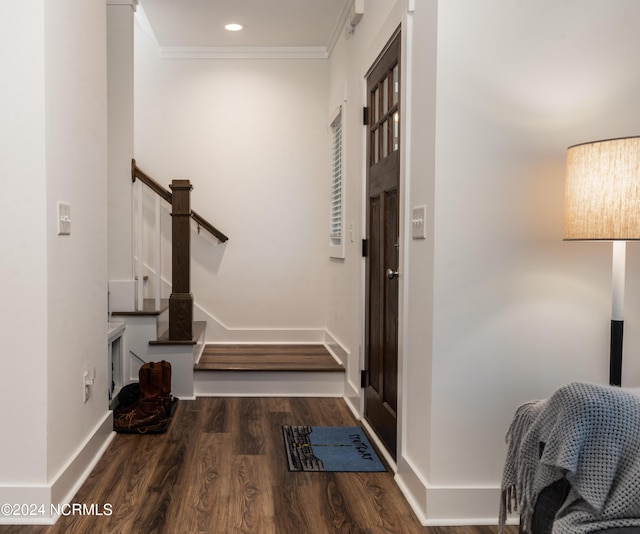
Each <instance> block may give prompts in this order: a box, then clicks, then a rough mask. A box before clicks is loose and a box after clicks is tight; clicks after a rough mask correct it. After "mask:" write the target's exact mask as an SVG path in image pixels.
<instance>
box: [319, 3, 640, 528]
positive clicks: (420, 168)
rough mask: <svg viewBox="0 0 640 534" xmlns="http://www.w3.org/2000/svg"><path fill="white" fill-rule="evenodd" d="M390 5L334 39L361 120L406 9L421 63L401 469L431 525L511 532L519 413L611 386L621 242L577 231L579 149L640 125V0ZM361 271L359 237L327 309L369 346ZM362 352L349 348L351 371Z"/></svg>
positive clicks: (408, 163) (411, 149)
mask: <svg viewBox="0 0 640 534" xmlns="http://www.w3.org/2000/svg"><path fill="white" fill-rule="evenodd" d="M385 4H386V5H385V7H381V5H380V4H379V3H377V2H368V3H367V5H366V6H367V11H366V13H365V17H364V18H363V21H362V23H361V25H360V26H359V27H358V28H357V30H356V33H355V35H354V36H352V37H350V38H348V39H347V38H343V39H341V41H340V42H339V43H338V45H337V46H336V49H335V50H334V54H333V56H332V58H331V91H330V100H331V102H330V108H331V106H335V105H336V104H335V103H334V102H335V101H336V100H337V99H338V98H339V95H340V94H341V90H342V87H343V84H344V83H345V80H346V83H347V87H348V94H349V97H350V98H349V100H350V102H349V103H351V101H353V102H354V106H353V107H352V109H353V108H356V110H357V113H359V112H360V109H359V108H360V106H362V100H361V96H360V97H359V96H358V91H359V90H360V91H361V89H358V84H359V83H361V81H360V80H361V79H362V76H363V75H364V72H365V70H366V67H368V66H369V64H370V61H369V58H370V56H371V54H375V52H376V51H377V50H379V49H380V47H381V46H382V45H383V44H384V40H382V36H383V35H385V34H387V36H388V33H387V32H388V28H390V27H392V22H393V23H395V24H397V23H399V22H400V21H401V20H402V21H403V23H404V27H403V30H404V34H405V41H404V42H403V45H404V53H405V57H404V61H406V62H407V64H410V65H411V66H412V69H411V73H410V79H408V80H405V90H406V91H407V93H406V94H405V95H404V96H405V104H406V105H409V106H410V120H411V124H410V127H409V131H408V132H405V134H408V136H407V137H405V138H404V140H405V147H406V149H407V150H408V152H407V153H406V155H405V156H406V159H405V160H404V172H403V180H404V182H403V187H404V195H405V199H404V200H405V202H404V204H403V209H404V213H403V223H404V225H405V228H409V227H410V225H408V224H407V221H408V218H409V213H410V212H409V210H410V208H411V207H414V206H419V205H423V204H424V205H426V206H427V208H428V220H427V239H426V240H424V241H415V240H412V239H410V236H408V235H407V234H406V233H405V236H404V237H405V238H404V242H403V248H404V250H403V253H402V255H403V276H404V280H403V284H404V286H403V287H404V288H405V290H406V291H405V292H404V295H403V301H402V303H401V314H402V320H403V322H402V324H403V328H404V334H403V337H402V353H401V358H402V364H401V372H402V378H403V382H402V393H401V401H402V406H403V407H402V411H401V414H400V430H401V445H402V448H401V455H400V457H399V459H398V460H399V465H398V475H397V480H398V482H399V484H400V485H401V487H402V488H403V490H404V491H405V492H406V495H407V497H408V498H409V499H410V501H411V502H412V504H413V505H414V507H415V509H416V511H417V512H418V514H419V516H420V517H421V519H422V520H423V521H424V522H425V523H430V524H456V523H458V524H465V523H485V522H487V523H495V521H496V519H497V503H498V493H499V491H498V488H499V484H500V478H501V474H502V466H503V462H504V454H505V445H504V435H505V433H506V430H507V428H508V426H509V423H510V421H511V418H512V417H513V413H514V411H515V409H516V408H517V406H518V405H520V404H521V403H523V402H525V401H527V400H530V399H533V398H541V397H545V396H547V395H549V394H550V393H551V392H552V391H553V390H554V389H556V388H557V387H558V386H560V385H562V384H564V383H566V382H569V381H572V380H588V381H596V382H600V383H606V382H607V381H608V339H609V319H610V263H611V245H610V244H606V243H563V242H562V233H561V232H562V230H561V228H562V204H563V194H564V191H563V187H564V165H565V152H566V147H567V146H569V145H571V144H574V143H579V142H582V141H588V140H593V139H600V138H607V137H614V136H625V135H634V134H637V133H638V123H639V120H638V119H639V118H640V117H639V114H640V113H639V112H640V109H639V104H638V102H637V99H636V98H635V95H636V94H637V92H638V86H639V85H640V72H639V71H638V70H637V69H636V68H635V67H634V53H633V51H634V50H637V49H638V45H639V44H640V42H639V40H640V37H638V34H637V32H636V31H635V30H634V24H633V22H634V21H636V22H637V20H638V17H639V16H640V7H638V6H637V5H636V3H634V2H632V1H623V2H619V3H616V4H615V7H614V6H613V5H612V4H611V3H610V2H606V1H605V0H597V1H588V2H583V1H577V0H575V1H568V2H563V3H558V2H554V1H552V0H548V1H544V2H517V3H514V2H511V1H508V0H487V1H485V2H472V1H464V0H454V1H447V2H436V1H435V0H434V1H431V2H426V1H425V2H398V3H396V4H395V5H394V6H390V3H385ZM399 8H402V11H403V12H404V14H402V13H401V14H400V15H398V14H397V12H398V9H399ZM409 8H413V9H415V11H408V9H409ZM383 11H384V15H382V13H383ZM372 14H373V16H372ZM367 23H370V24H371V26H367ZM374 58H375V55H374V56H373V57H371V58H370V59H371V60H373V59H374ZM405 74H406V72H405ZM354 94H355V96H353V95H354ZM358 120H359V118H358V117H357V116H356V111H354V118H352V119H351V120H350V122H349V132H348V134H347V147H348V155H347V168H348V169H349V171H348V180H349V184H348V188H347V193H348V194H347V198H348V203H347V220H348V221H349V220H351V219H352V218H353V219H355V221H356V226H355V227H356V229H357V230H358V231H360V232H361V231H362V227H361V226H358V223H359V218H361V215H362V194H363V193H362V192H363V190H362V184H363V182H362V164H361V158H362V151H363V148H362V137H361V135H362V134H361V128H360V127H359V125H358V122H357V121H358ZM638 261H640V253H638V251H637V250H636V247H635V245H634V244H630V245H629V253H628V276H627V306H626V311H627V322H626V337H625V364H624V365H625V367H624V380H625V384H626V385H629V386H637V385H638V382H640V360H638V359H637V358H634V353H635V352H637V349H636V347H637V346H638V344H639V343H640V334H637V333H636V331H638V330H639V329H638V328H637V323H638V321H639V320H640V310H639V309H638V308H639V306H638V305H637V303H636V302H635V299H633V298H632V295H634V294H635V292H636V290H637V288H638V286H639V285H640V280H636V279H635V277H634V276H633V273H634V272H635V270H637V269H635V268H634V266H636V265H637V263H638ZM361 276H362V272H361V260H359V243H355V244H353V245H351V246H348V247H347V257H346V259H345V261H344V262H341V263H337V262H336V263H333V264H332V266H331V277H332V278H331V287H332V288H335V290H333V291H332V293H331V297H330V306H329V320H328V324H329V329H330V330H331V331H332V332H334V333H335V334H336V337H338V338H340V339H342V340H343V341H344V342H345V345H346V346H347V347H348V348H349V350H351V351H352V352H356V351H358V350H360V349H359V343H360V341H361V337H360V336H361V317H360V316H361V313H362V312H361V307H360V306H361V299H362V296H361V295H362V292H361V284H362V281H361ZM358 314H359V315H360V316H358ZM347 316H348V317H350V319H345V317H347ZM356 317H358V318H357V319H356ZM358 360H359V357H358V356H357V355H355V354H353V353H352V355H351V359H350V363H351V365H353V366H354V367H355V366H356V364H357V363H358V364H359V361H358ZM356 369H357V368H356ZM351 374H353V375H354V376H355V373H351ZM352 378H353V377H352ZM353 393H354V395H355V397H354V399H353V400H354V402H355V403H357V402H358V399H357V392H356V391H354V392H353Z"/></svg>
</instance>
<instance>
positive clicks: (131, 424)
mask: <svg viewBox="0 0 640 534" xmlns="http://www.w3.org/2000/svg"><path fill="white" fill-rule="evenodd" d="M165 425H166V414H165V412H164V408H163V407H162V403H160V402H158V399H140V400H138V402H137V403H136V404H135V407H133V408H132V409H131V410H126V411H122V412H120V413H119V414H118V415H115V414H114V419H113V429H114V430H115V431H116V432H118V431H120V432H132V431H136V430H137V431H138V432H139V433H140V434H145V433H147V432H157V431H159V430H162V429H163V428H164V427H165Z"/></svg>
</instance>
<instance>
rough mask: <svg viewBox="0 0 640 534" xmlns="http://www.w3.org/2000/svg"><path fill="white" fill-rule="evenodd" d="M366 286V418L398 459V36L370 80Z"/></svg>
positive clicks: (368, 79) (368, 83) (376, 65)
mask: <svg viewBox="0 0 640 534" xmlns="http://www.w3.org/2000/svg"><path fill="white" fill-rule="evenodd" d="M367 90H368V95H369V102H368V108H369V111H368V117H369V119H368V123H369V124H368V126H367V128H368V142H367V162H368V164H367V199H368V200H367V242H368V253H367V261H366V263H367V269H366V272H367V282H366V357H365V359H366V362H365V365H366V369H365V370H366V373H365V377H366V379H365V410H364V413H365V417H366V419H367V420H368V421H369V423H370V424H371V426H372V427H373V429H374V430H375V431H376V433H377V434H378V436H379V437H380V439H381V440H382V441H383V442H384V444H385V445H386V447H387V448H388V450H389V452H390V453H391V454H392V455H393V456H394V458H395V456H396V442H397V417H396V412H397V407H398V258H399V192H400V191H399V178H400V157H399V154H400V134H399V132H400V34H399V33H398V34H397V35H396V36H395V37H394V38H393V39H392V40H391V41H390V43H389V44H388V45H387V47H385V50H384V52H383V53H382V55H381V56H380V57H379V58H378V60H377V61H376V63H375V64H374V66H373V67H372V68H371V70H370V71H369V75H368V77H367Z"/></svg>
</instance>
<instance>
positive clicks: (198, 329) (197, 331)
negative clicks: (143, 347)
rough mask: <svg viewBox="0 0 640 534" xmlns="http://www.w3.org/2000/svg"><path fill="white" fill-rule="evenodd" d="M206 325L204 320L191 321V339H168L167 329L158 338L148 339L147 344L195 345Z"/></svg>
mask: <svg viewBox="0 0 640 534" xmlns="http://www.w3.org/2000/svg"><path fill="white" fill-rule="evenodd" d="M206 327H207V323H206V322H205V321H193V330H192V336H191V339H185V340H175V339H169V330H166V331H165V332H164V334H162V335H161V336H160V337H158V339H155V340H151V341H149V345H197V343H198V340H199V339H200V336H202V333H203V332H204V329H205V328H206Z"/></svg>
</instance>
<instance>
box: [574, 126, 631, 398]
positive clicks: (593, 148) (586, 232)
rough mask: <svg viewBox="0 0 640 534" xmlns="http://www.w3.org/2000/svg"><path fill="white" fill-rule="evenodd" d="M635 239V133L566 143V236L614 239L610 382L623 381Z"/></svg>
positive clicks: (619, 382) (612, 383)
mask: <svg viewBox="0 0 640 534" xmlns="http://www.w3.org/2000/svg"><path fill="white" fill-rule="evenodd" d="M638 239H640V137H625V138H620V139H607V140H603V141H594V142H591V143H584V144H580V145H574V146H571V147H569V148H568V149H567V175H566V187H565V204H564V240H565V241H613V268H612V291H611V293H612V310H611V349H610V359H609V384H611V385H612V386H620V385H622V334H623V325H624V275H625V258H626V242H627V241H629V240H638Z"/></svg>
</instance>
